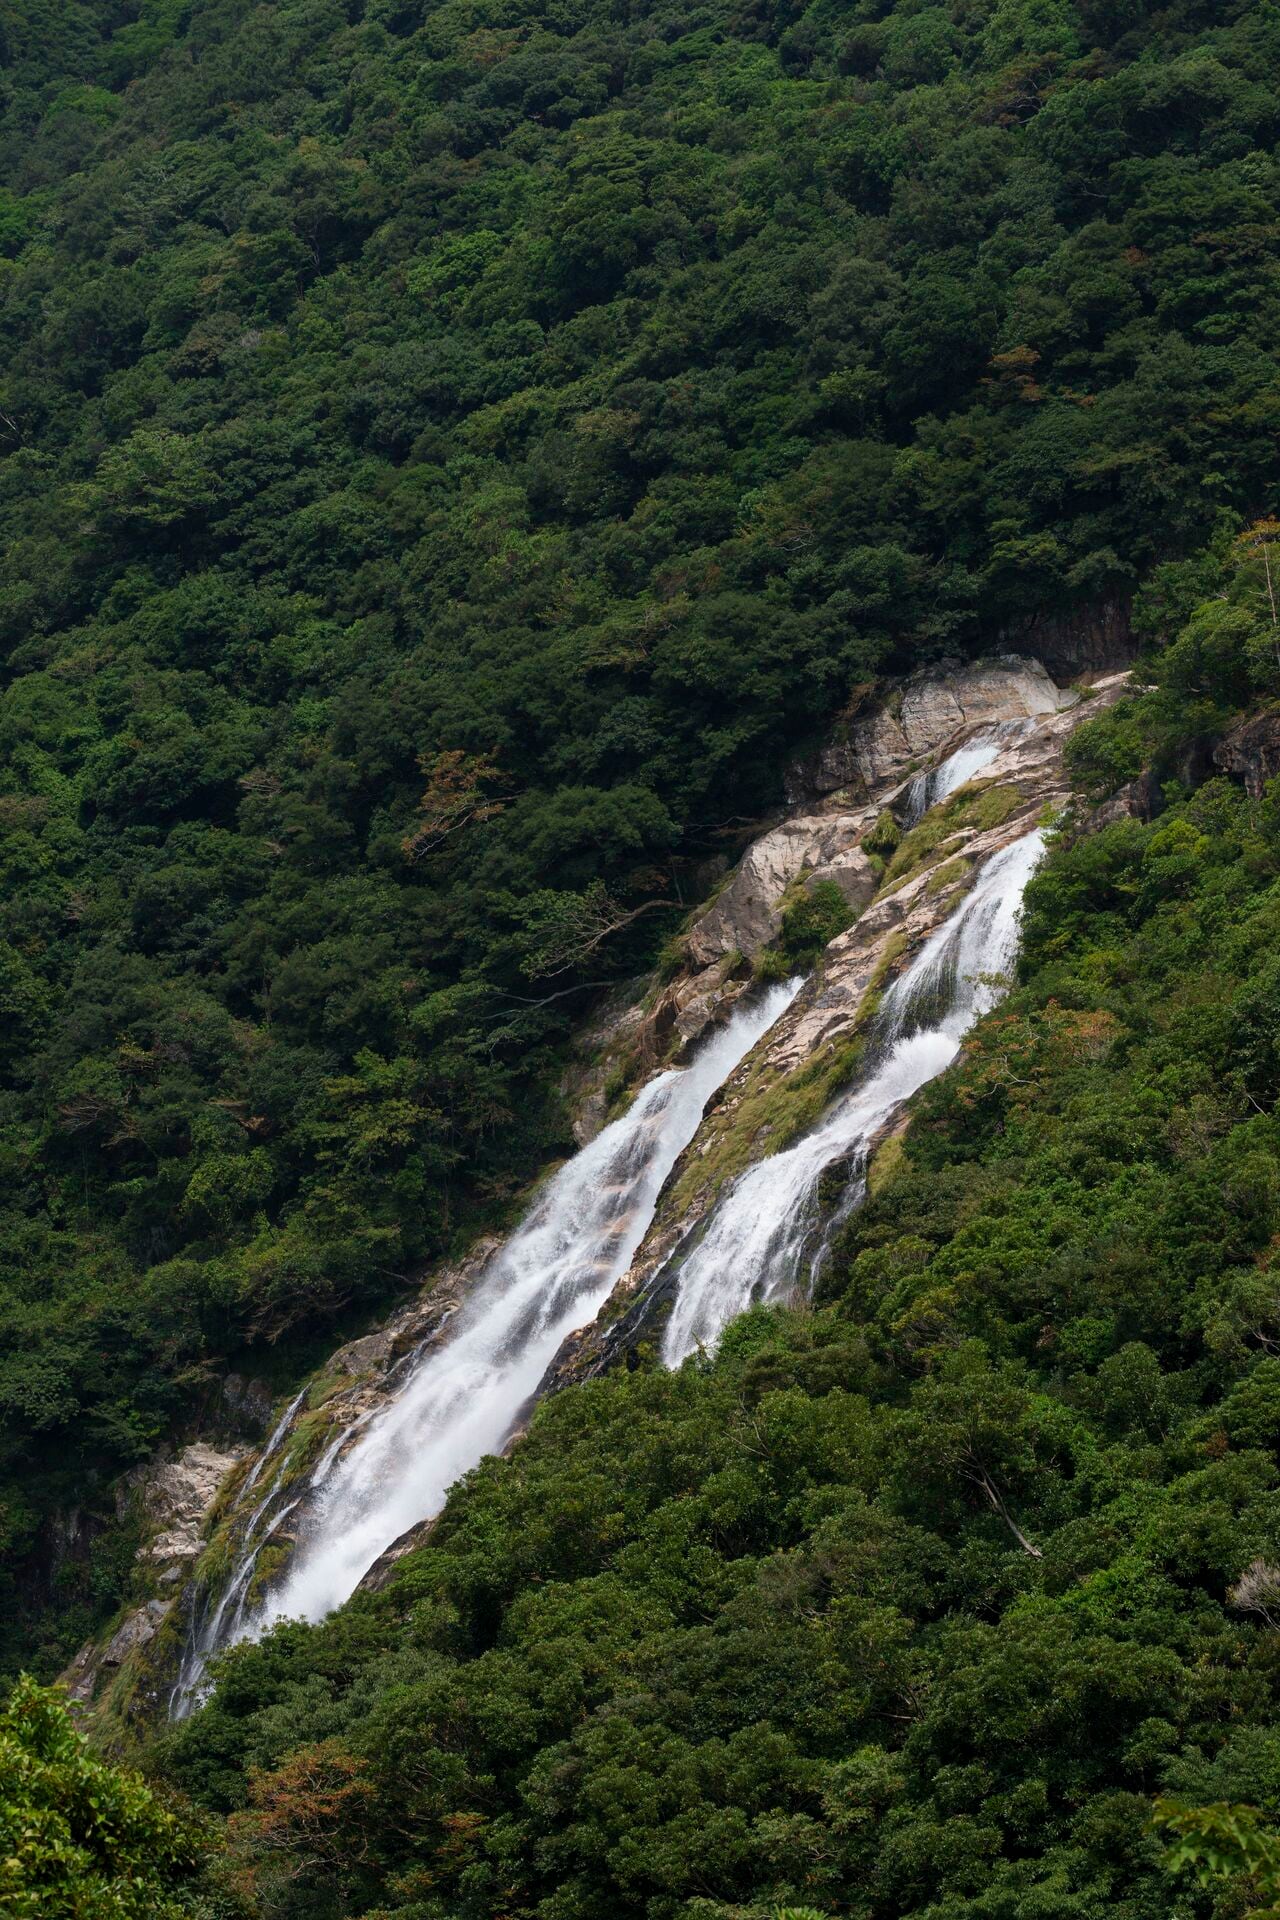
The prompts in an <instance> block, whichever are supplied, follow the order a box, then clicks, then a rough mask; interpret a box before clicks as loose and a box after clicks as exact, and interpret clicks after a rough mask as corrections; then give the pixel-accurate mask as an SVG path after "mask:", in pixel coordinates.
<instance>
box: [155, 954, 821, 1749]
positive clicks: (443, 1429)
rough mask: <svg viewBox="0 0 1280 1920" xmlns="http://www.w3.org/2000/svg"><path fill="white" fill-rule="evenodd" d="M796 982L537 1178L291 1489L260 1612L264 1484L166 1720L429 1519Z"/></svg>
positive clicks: (624, 1244)
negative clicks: (389, 1375)
mask: <svg viewBox="0 0 1280 1920" xmlns="http://www.w3.org/2000/svg"><path fill="white" fill-rule="evenodd" d="M800 984H801V983H800V981H799V980H791V981H788V982H786V983H785V984H779V985H776V986H773V987H771V988H769V989H768V991H767V992H765V993H764V994H762V995H760V996H759V997H756V998H753V999H751V1000H750V1001H749V1002H747V1003H745V1004H741V1005H739V1006H738V1007H736V1008H735V1009H734V1011H733V1012H732V1014H731V1015H730V1017H729V1019H728V1020H727V1021H726V1022H725V1024H724V1026H723V1027H721V1028H720V1029H719V1030H718V1031H717V1032H715V1033H714V1034H713V1035H712V1036H711V1037H710V1039H708V1040H707V1041H706V1042H705V1044H704V1045H703V1046H702V1047H701V1048H699V1050H698V1051H697V1053H696V1054H695V1055H694V1058H693V1059H692V1061H691V1062H690V1064H689V1065H688V1066H687V1067H682V1068H673V1069H671V1070H670V1071H668V1072H666V1073H661V1074H659V1075H658V1076H657V1077H656V1078H655V1079H653V1080H651V1081H650V1082H649V1083H648V1085H647V1086H645V1087H643V1088H642V1089H641V1090H640V1092H639V1093H638V1094H637V1095H636V1098H635V1100H634V1101H633V1102H632V1104H631V1106H630V1108H629V1109H628V1111H627V1112H626V1113H625V1114H624V1115H623V1116H622V1118H621V1119H619V1120H615V1121H614V1122H613V1123H612V1125H610V1126H608V1127H606V1128H605V1129H604V1131H603V1132H602V1133H600V1134H599V1135H598V1136H597V1138H596V1139H595V1140H593V1141H592V1142H591V1144H590V1145H589V1146H587V1147H584V1148H583V1150H582V1151H581V1153H578V1154H576V1155H575V1156H574V1157H573V1159H572V1160H569V1161H568V1162H566V1164H565V1165H564V1166H563V1167H561V1168H560V1169H559V1171H558V1172H557V1173H556V1174H554V1175H553V1176H552V1178H551V1179H550V1180H549V1181H548V1182H547V1184H546V1186H545V1187H544V1188H543V1189H542V1191H541V1193H540V1194H539V1196H538V1198H537V1200H536V1201H535V1203H534V1205H533V1207H532V1209H531V1210H530V1212H529V1213H528V1214H527V1215H526V1217H525V1219H524V1220H523V1222H522V1223H521V1225H520V1226H519V1227H518V1228H517V1229H516V1231H515V1233H514V1234H513V1235H512V1237H511V1239H510V1240H509V1241H507V1243H506V1244H505V1246H503V1247H502V1248H501V1249H500V1251H499V1252H498V1253H496V1254H495V1255H494V1257H493V1259H492V1260H491V1261H490V1262H489V1264H488V1266H487V1267H486V1268H485V1270H484V1273H483V1274H482V1276H481V1278H480V1279H479V1281H478V1282H477V1284H476V1286H475V1288H474V1290H473V1292H472V1293H471V1295H470V1296H469V1298H468V1299H467V1301H466V1302H465V1304H464V1305H463V1306H462V1307H461V1308H460V1309H459V1310H458V1312H457V1313H456V1315H455V1316H454V1318H453V1319H452V1320H451V1321H450V1323H449V1326H448V1331H447V1333H446V1334H445V1336H444V1338H443V1339H441V1340H437V1341H436V1342H435V1343H434V1344H432V1345H430V1346H428V1347H426V1348H425V1350H424V1351H423V1352H422V1354H421V1356H420V1357H419V1358H417V1360H416V1361H415V1362H414V1363H412V1364H410V1365H409V1366H408V1367H407V1368H406V1369H405V1371H404V1380H403V1384H402V1386H401V1387H400V1390H399V1392H398V1393H397V1394H396V1396H395V1398H394V1399H393V1400H392V1401H391V1402H390V1403H389V1404H387V1405H386V1406H384V1407H382V1408H380V1409H379V1411H378V1412H377V1413H376V1414H375V1415H374V1416H373V1417H372V1418H371V1419H367V1420H366V1421H365V1422H364V1424H363V1425H361V1424H360V1423H358V1422H357V1423H355V1424H354V1425H353V1426H352V1427H351V1428H348V1429H347V1430H346V1431H345V1432H344V1433H342V1434H340V1435H339V1436H338V1437H337V1439H336V1440H335V1441H334V1442H333V1443H332V1444H331V1445H330V1446H329V1448H328V1449H327V1450H326V1452H325V1454H324V1455H323V1456H322V1458H321V1460H320V1462H319V1463H318V1465H317V1467H316V1468H315V1469H313V1471H312V1474H311V1478H310V1481H309V1483H308V1484H307V1486H306V1488H305V1489H304V1490H296V1498H295V1500H294V1503H293V1504H294V1506H297V1505H304V1506H305V1513H306V1517H305V1519H304V1521H303V1522H302V1525H301V1529H300V1535H299V1539H298V1543H297V1546H296V1549H295V1552H294V1555H293V1559H292V1562H291V1564H290V1566H289V1568H288V1571H287V1572H286V1574H285V1575H284V1577H283V1579H282V1580H281V1581H280V1583H279V1585H278V1586H276V1587H275V1588H274V1589H273V1590H272V1591H271V1592H270V1593H269V1595H268V1596H267V1598H266V1600H265V1602H263V1603H262V1604H261V1605H259V1606H258V1607H256V1608H254V1609H248V1608H246V1605H245V1595H246V1593H247V1591H248V1588H249V1585H250V1582H251V1580H252V1576H253V1569H254V1564H255V1562H256V1559H257V1556H258V1554H259V1553H260V1552H261V1550H262V1547H263V1546H264V1545H265V1544H266V1543H267V1542H268V1541H269V1540H270V1539H271V1538H272V1536H273V1533H275V1531H276V1529H277V1528H278V1526H279V1524H280V1522H281V1521H282V1520H283V1519H284V1518H285V1517H286V1515H287V1513H289V1512H291V1511H292V1508H291V1507H287V1508H285V1509H284V1510H283V1511H282V1512H279V1513H277V1514H275V1515H267V1514H266V1508H267V1502H268V1501H269V1500H270V1498H271V1495H272V1494H273V1493H274V1492H275V1491H276V1487H277V1486H278V1484H279V1478H280V1476H279V1474H277V1476H276V1481H275V1482H273V1483H272V1486H271V1490H270V1492H269V1493H268V1495H267V1496H266V1499H265V1500H264V1501H263V1502H262V1503H261V1504H260V1506H259V1507H258V1509H257V1510H255V1513H254V1514H253V1516H252V1517H251V1520H250V1523H249V1527H248V1529H247V1533H246V1536H245V1537H244V1538H243V1539H242V1543H241V1555H240V1560H239V1562H238V1564H237V1566H236V1568H235V1569H234V1570H233V1573H232V1576H231V1579H230V1581H229V1583H228V1585H227V1588H226V1589H225V1591H224V1592H223V1594H222V1596H221V1599H220V1600H219V1602H218V1605H217V1607H216V1608H215V1609H214V1610H213V1612H212V1613H211V1614H210V1616H209V1618H208V1620H207V1621H206V1622H204V1623H203V1624H201V1623H193V1628H192V1632H191V1635H190V1638H189V1644H188V1650H187V1657H186V1659H185V1660H184V1662H183V1669H182V1674H181V1676H180V1679H179V1683H178V1686H177V1687H176V1688H175V1690H174V1696H173V1700H172V1703H171V1709H170V1710H171V1712H172V1713H173V1715H174V1716H175V1717H179V1718H180V1717H182V1715H183V1714H185V1713H186V1712H189V1711H190V1710H191V1707H192V1706H193V1705H195V1704H198V1702H199V1699H200V1697H201V1689H202V1682H203V1674H204V1670H205V1667H206V1665H207V1663H208V1661H209V1659H210V1658H211V1657H212V1655H213V1654H215V1653H216V1652H218V1651H219V1650H220V1649H221V1648H222V1647H224V1646H228V1645H231V1644H232V1643H233V1642H235V1641H236V1640H240V1639H246V1638H251V1639H256V1638H258V1637H259V1635H261V1634H262V1633H263V1632H265V1631H266V1629H267V1628H268V1627H270V1626H271V1625H272V1623H273V1622H275V1621H277V1620H281V1619H287V1618H297V1617H299V1616H300V1617H302V1618H304V1619H307V1620H320V1619H322V1618H323V1617H324V1615H325V1614H327V1613H329V1612H331V1611H332V1609H333V1608H334V1607H336V1606H339V1605H341V1603H342V1602H343V1601H344V1600H346V1599H347V1598H348V1597H349V1596H350V1595H351V1593H352V1592H353V1591H354V1590H355V1588H356V1586H357V1585H358V1584H359V1582H360V1580H361V1578H362V1576H363V1575H364V1574H365V1573H367V1572H368V1570H369V1567H370V1566H371V1565H372V1564H373V1562H374V1561H375V1560H376V1559H377V1558H378V1556H379V1554H381V1553H383V1552H384V1551H385V1549H386V1548H387V1547H389V1546H390V1545H391V1544H392V1542H393V1541H395V1540H397V1539H398V1538H399V1537H400V1535H401V1534H402V1533H404V1532H406V1531H407V1530H408V1529H409V1528H410V1527H413V1526H415V1525H417V1524H418V1523H419V1522H420V1521H423V1520H426V1519H428V1518H429V1517H430V1516H431V1515H432V1514H434V1513H436V1512H438V1511H439V1509H440V1507H441V1506H442V1505H443V1504H444V1498H445V1495H446V1493H447V1492H448V1490H449V1488H450V1487H451V1486H452V1485H453V1483H454V1481H455V1480H457V1479H458V1478H459V1477H460V1476H461V1475H462V1474H464V1473H466V1472H467V1471H468V1470H469V1469H470V1468H472V1467H474V1466H475V1465H476V1463H477V1462H478V1461H479V1460H480V1459H482V1458H483V1456H484V1455H485V1454H487V1453H494V1452H497V1451H498V1450H499V1449H500V1448H501V1447H502V1445H503V1443H504V1442H505V1441H506V1439H507V1438H508V1436H509V1435H510V1433H511V1431H512V1429H513V1427H515V1426H516V1425H517V1424H518V1422H519V1419H520V1417H521V1415H522V1413H523V1412H524V1410H525V1408H526V1407H527V1406H528V1404H529V1401H530V1400H531V1398H532V1397H533V1395H534V1393H535V1392H536V1390H537V1387H538V1385H539V1382H540V1381H541V1379H542V1376H543V1374H544V1373H545V1372H546V1369H547V1367H548V1365H549V1364H550V1362H551V1361H552V1360H553V1359H554V1357H555V1355H556V1353H557V1351H558V1350H559V1348H560V1345H561V1343H562V1342H563V1341H564V1340H565V1338H566V1337H567V1336H568V1335H569V1334H570V1333H572V1332H574V1331H575V1329H577V1328H579V1327H582V1326H584V1325H586V1324H587V1323H588V1322H590V1321H591V1320H592V1319H594V1317H595V1315H596V1313H597V1312H598V1311H599V1309H600V1307H601V1306H602V1305H603V1304H604V1302H605V1300H606V1299H607V1298H608V1296H609V1294H610V1292H611V1291H612V1289H613V1287H614V1285H615V1284H616V1282H617V1281H618V1280H619V1279H620V1278H621V1276H622V1275H623V1274H624V1273H625V1272H626V1270H627V1268H628V1267H629V1266H630V1264H631V1260H632V1256H633V1255H634V1253H635V1251H636V1249H637V1247H638V1246H639V1245H640V1242H641V1240H642V1239H643V1237H644V1234H645V1231H646V1229H647V1228H648V1226H649V1222H650V1221H651V1219H652V1218H653V1212H654V1208H655V1206H656V1204H657V1199H658V1194H659V1192H660V1191H661V1188H662V1185H663V1182H664V1181H665V1180H666V1177H667V1175H668V1174H669V1173H670V1171H671V1169H672V1167H673V1166H674V1164H675V1162H676V1159H677V1157H678V1156H679V1154H680V1152H681V1151H682V1149H683V1148H684V1147H685V1146H686V1145H687V1144H688V1142H689V1141H690V1140H691V1139H692V1138H693V1135H694V1133H695V1132H696V1130H697V1127H698V1123H699V1121H700V1120H701V1118H702V1112H703V1108H704V1106H705V1105H706V1102H707V1100H708V1098H709V1097H710V1096H711V1095H712V1094H713V1093H714V1092H715V1091H716V1089H717V1088H718V1087H719V1086H720V1085H721V1084H722V1083H723V1081H724V1080H725V1079H726V1078H727V1077H728V1075H729V1074H730V1073H732V1071H733V1069H734V1068H735V1067H736V1066H737V1065H738V1063H739V1061H740V1060H741V1059H742V1058H743V1057H744V1056H745V1055H746V1054H747V1053H748V1052H749V1051H750V1049H751V1048H752V1047H753V1046H754V1045H755V1043H756V1042H757V1040H759V1039H760V1038H761V1037H762V1036H763V1035H764V1034H765V1033H766V1032H767V1031H768V1029H769V1028H770V1027H771V1026H772V1025H773V1023H774V1021H775V1020H777V1018H778V1017H779V1015H780V1014H781V1013H782V1012H783V1011H784V1010H785V1009H786V1008H787V1007H788V1006H789V1005H790V1003H791V1001H792V1000H793V999H794V998H795V995H796V993H797V992H798V991H799V988H800ZM348 1441H349V1444H346V1443H347V1442H348ZM273 1444H278V1442H277V1440H276V1436H273ZM282 1466H283V1462H282ZM256 1472H257V1473H258V1474H260V1473H261V1466H259V1468H258V1469H256ZM264 1516H265V1518H264Z"/></svg>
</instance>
